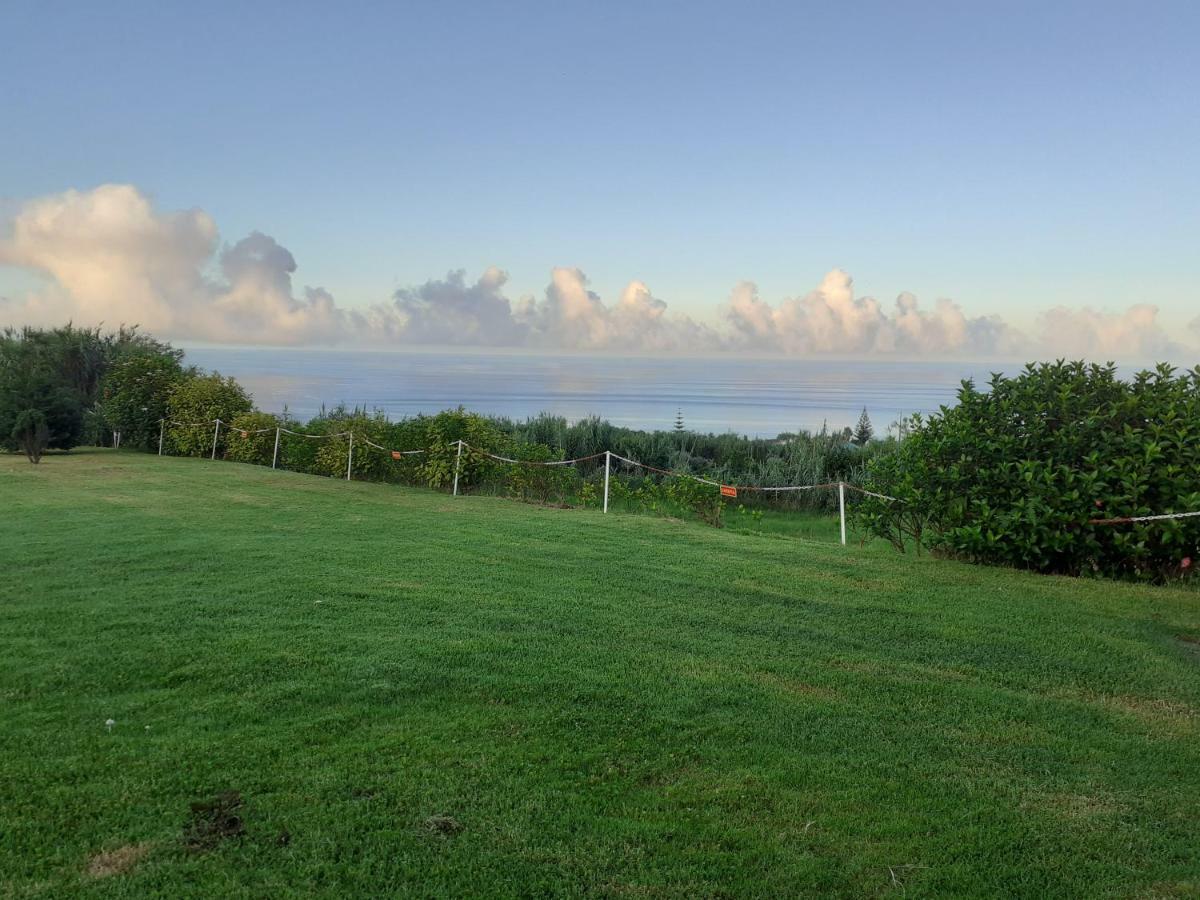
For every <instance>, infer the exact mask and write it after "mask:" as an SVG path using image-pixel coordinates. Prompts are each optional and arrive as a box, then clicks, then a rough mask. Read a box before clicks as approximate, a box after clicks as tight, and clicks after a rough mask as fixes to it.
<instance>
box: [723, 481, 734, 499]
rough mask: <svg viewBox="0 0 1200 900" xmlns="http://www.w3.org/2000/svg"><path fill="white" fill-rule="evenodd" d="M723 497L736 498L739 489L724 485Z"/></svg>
mask: <svg viewBox="0 0 1200 900" xmlns="http://www.w3.org/2000/svg"><path fill="white" fill-rule="evenodd" d="M721 496H722V497H736V496H737V488H735V487H734V486H733V485H731V484H723V485H721Z"/></svg>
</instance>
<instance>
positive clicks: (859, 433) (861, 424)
mask: <svg viewBox="0 0 1200 900" xmlns="http://www.w3.org/2000/svg"><path fill="white" fill-rule="evenodd" d="M874 433H875V429H873V428H872V427H871V417H870V416H868V415H867V408H866V407H865V406H864V407H863V411H862V415H861V416H859V417H858V425H857V426H855V428H854V443H856V444H858V446H860V447H865V446H867V444H869V443H870V442H871V436H872V435H874Z"/></svg>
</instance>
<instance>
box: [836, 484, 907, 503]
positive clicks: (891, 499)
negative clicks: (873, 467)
mask: <svg viewBox="0 0 1200 900" xmlns="http://www.w3.org/2000/svg"><path fill="white" fill-rule="evenodd" d="M846 487H848V488H850V490H852V491H858V492H859V493H860V494H866V495H867V496H868V497H878V498H879V499H880V500H887V501H888V502H890V503H899V502H900V500H899V498H897V497H889V496H888V495H887V494H877V493H875V492H874V491H868V490H867V489H866V488H860V487H857V486H855V485H853V484H847V485H846Z"/></svg>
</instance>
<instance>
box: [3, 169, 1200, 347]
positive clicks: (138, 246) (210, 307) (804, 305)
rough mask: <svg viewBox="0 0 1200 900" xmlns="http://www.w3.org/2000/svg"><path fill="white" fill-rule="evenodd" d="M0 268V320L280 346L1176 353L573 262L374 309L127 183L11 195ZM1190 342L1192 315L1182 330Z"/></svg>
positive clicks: (265, 240)
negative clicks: (15, 205)
mask: <svg viewBox="0 0 1200 900" xmlns="http://www.w3.org/2000/svg"><path fill="white" fill-rule="evenodd" d="M0 266H13V267H18V268H20V269H24V270H30V271H33V272H36V273H39V274H41V275H42V276H44V278H45V281H46V284H45V286H44V287H41V288H38V289H35V290H33V291H31V292H28V293H27V294H25V295H24V296H20V297H9V298H2V297H0V325H25V324H31V325H49V324H60V323H62V322H65V321H67V320H68V319H69V320H73V321H75V322H76V323H78V324H96V323H100V322H104V323H107V324H109V325H116V324H118V323H126V324H134V323H136V324H139V325H141V326H142V327H143V328H145V329H147V330H148V331H151V332H153V333H155V334H157V335H161V336H164V337H169V338H172V339H175V340H201V341H212V342H220V343H233V344H268V345H283V346H304V345H320V346H329V345H343V346H352V347H359V346H361V347H399V346H412V345H422V344H436V345H462V346H486V347H516V348H530V349H552V350H605V351H628V352H647V351H648V352H660V353H682V352H687V353H703V352H744V353H761V352H778V353H786V354H793V355H805V356H815V355H821V354H837V355H856V354H903V355H920V356H927V357H937V356H944V357H950V356H973V357H979V356H992V357H1016V356H1070V357H1087V358H1092V359H1110V358H1113V359H1148V358H1156V357H1162V358H1167V357H1172V356H1178V355H1180V354H1183V353H1186V352H1187V347H1186V346H1183V345H1181V344H1179V343H1177V342H1176V341H1175V340H1173V339H1172V338H1171V337H1170V336H1169V335H1168V334H1167V333H1166V331H1165V330H1164V328H1163V326H1162V325H1161V323H1160V321H1159V316H1158V309H1157V307H1155V306H1154V305H1151V304H1145V303H1143V304H1137V305H1134V306H1131V307H1130V308H1129V309H1127V310H1125V311H1124V312H1119V313H1110V312H1101V311H1097V310H1094V309H1089V308H1076V309H1068V308H1066V307H1055V308H1053V309H1049V310H1047V311H1046V312H1044V313H1043V314H1042V315H1041V316H1040V318H1039V320H1038V322H1037V325H1036V328H1035V329H1034V333H1032V334H1028V333H1022V332H1020V331H1018V330H1017V329H1015V328H1013V327H1012V326H1010V325H1009V324H1007V323H1005V322H1004V321H1003V320H1002V319H1001V318H1000V317H998V316H972V315H968V314H967V313H966V312H965V311H964V310H963V309H962V308H961V307H960V306H959V304H957V303H955V302H954V301H953V300H947V299H940V300H937V301H936V302H935V303H934V304H933V305H932V307H931V308H923V307H922V305H921V303H920V302H919V301H918V300H917V298H916V297H915V296H913V295H912V294H909V293H902V294H900V296H898V297H897V298H896V299H895V301H894V302H893V303H892V304H891V305H890V306H889V305H885V304H884V303H881V302H880V301H879V300H876V299H875V298H873V297H863V296H856V295H855V292H854V283H853V279H852V278H851V277H850V275H849V274H847V273H846V272H843V271H841V270H840V269H834V270H832V271H830V272H829V273H828V274H826V275H825V277H824V278H823V279H822V280H821V283H820V284H819V285H817V287H815V288H814V289H812V290H810V291H808V292H807V293H804V294H800V295H797V296H794V297H788V298H784V299H783V300H781V301H780V302H779V303H778V304H776V305H772V304H771V303H769V302H767V301H765V300H763V299H762V298H761V297H760V296H759V292H758V288H757V287H756V285H755V284H754V283H753V282H743V283H741V284H738V285H736V286H735V287H734V288H733V290H732V292H731V293H730V296H729V299H728V301H727V302H726V303H725V304H723V305H722V307H721V308H720V309H719V310H717V311H716V315H715V316H714V320H715V321H716V322H717V324H716V325H709V324H706V323H705V322H701V321H697V320H696V319H694V318H692V317H690V316H687V315H684V314H679V313H672V312H670V311H669V309H668V307H667V304H666V302H665V301H663V300H662V299H660V298H658V297H655V296H654V294H653V293H652V292H651V290H650V288H649V287H648V286H647V285H646V284H644V283H642V282H641V281H631V282H629V284H628V285H627V286H626V287H625V289H624V290H623V291H622V292H621V294H620V296H618V297H617V298H616V299H615V300H613V301H610V302H605V300H603V299H602V298H601V297H599V296H598V295H597V294H596V293H594V292H593V291H591V290H590V289H589V287H588V279H587V277H586V276H585V275H584V273H583V272H582V271H581V270H579V269H577V268H570V267H559V268H554V269H553V270H552V271H551V274H550V283H549V284H548V285H547V286H546V288H545V291H544V293H543V294H542V296H540V297H532V296H524V297H520V298H517V299H515V300H514V299H512V298H510V297H509V296H507V295H506V293H505V285H506V283H507V280H508V276H507V274H506V273H505V272H504V271H503V270H502V269H500V268H497V267H491V268H489V269H487V270H486V271H485V272H483V273H482V274H481V275H480V276H479V277H478V278H477V279H475V280H473V281H472V280H470V279H468V277H467V275H466V273H465V272H464V271H454V272H450V273H448V274H447V275H446V276H445V277H444V278H441V279H432V280H429V281H427V282H425V283H424V284H421V285H417V286H413V287H409V288H404V289H401V290H399V291H396V292H395V294H394V295H393V296H392V297H391V298H390V300H389V301H388V302H381V303H377V304H374V305H371V306H367V307H343V306H339V305H338V304H337V302H336V301H335V300H334V298H333V296H332V295H331V294H330V293H329V291H327V290H325V289H324V288H322V287H304V288H303V289H301V290H297V288H296V286H295V285H294V284H293V274H294V273H295V271H296V261H295V259H294V258H293V257H292V254H291V253H290V252H289V251H288V250H287V249H286V248H285V247H283V246H281V245H280V244H279V243H278V242H276V241H275V240H274V239H273V238H271V237H270V236H268V235H265V234H261V233H259V232H254V233H252V234H250V235H249V236H247V237H245V238H242V239H241V240H239V241H238V242H236V243H234V244H232V245H225V246H222V245H221V243H220V235H219V232H218V229H217V225H216V223H215V222H214V221H213V219H212V218H211V217H210V216H209V215H208V214H207V213H205V212H204V211H202V210H199V209H191V210H185V211H179V212H160V211H158V210H156V209H155V208H154V207H153V205H152V204H151V202H150V200H149V199H148V198H147V197H146V196H145V195H144V194H143V193H142V192H141V191H139V190H138V189H137V188H136V187H133V186H131V185H104V186H101V187H98V188H95V189H94V190H91V191H82V192H81V191H67V192H65V193H62V194H55V195H52V196H47V197H42V198H39V199H36V200H32V201H29V202H28V203H26V204H24V205H23V206H22V207H21V208H19V209H18V211H17V212H16V214H15V215H14V216H13V217H12V219H11V221H10V222H9V223H7V227H6V229H5V230H3V231H0ZM1191 332H1192V337H1193V338H1194V339H1196V340H1200V318H1198V319H1197V320H1196V321H1195V322H1194V323H1192V325H1191Z"/></svg>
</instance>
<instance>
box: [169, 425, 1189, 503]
mask: <svg viewBox="0 0 1200 900" xmlns="http://www.w3.org/2000/svg"><path fill="white" fill-rule="evenodd" d="M167 421H168V424H170V425H179V426H181V427H183V428H195V427H198V426H200V425H204V426H208V425H217V424H220V425H226V426H228V427H229V428H230V429H232V430H233V431H237V432H240V433H244V434H263V433H264V432H267V431H275V430H276V429H274V428H255V429H249V428H238V427H237V426H235V425H232V424H230V423H229V422H225V421H224V420H222V419H213V420H212V421H211V422H176V421H175V420H173V419H169V420H167ZM278 430H279V432H280V433H281V434H291V435H295V436H296V437H302V438H308V439H309V440H313V441H317V440H325V439H328V438H340V437H348V436H349V435H350V434H351V432H349V431H339V432H337V433H336V434H305V433H304V432H302V431H291V430H290V429H287V428H280V429H278ZM362 441H363V443H364V444H366V445H367V446H368V447H374V448H375V449H376V450H382V451H383V452H384V453H391V454H393V455H395V454H399V455H401V456H417V455H420V454H423V453H428V452H429V451H428V450H392V449H389V448H388V447H384V446H381V445H380V444H377V443H375V442H374V441H372V440H371V439H370V438H363V439H362ZM455 443H460V444H462V445H463V447H465V448H467V449H469V450H474V451H476V452H478V453H482V454H483V455H484V456H487V457H490V458H491V459H495V460H498V461H500V462H506V463H511V464H513V465H518V466H570V465H574V464H575V463H579V462H589V461H590V460H593V459H599V458H600V457H602V456H604V452H603V451H601V452H600V453H593V454H591V455H590V456H577V457H575V458H574V459H553V460H534V459H513V458H512V457H509V456H500V455H499V454H496V453H492V452H491V451H488V450H484V449H482V448H481V447H475V446H473V445H471V444H468V443H467V442H466V441H456V442H455ZM609 455H610V456H611V457H612V458H613V459H617V460H620V461H621V462H624V463H628V464H629V465H631V466H636V467H638V468H640V469H647V470H649V471H651V472H657V473H659V474H660V475H669V476H671V477H672V478H691V479H692V480H694V481H699V482H700V483H701V484H707V485H711V486H712V487H716V488H719V487H725V486H726V485H723V484H722V483H721V482H719V481H713V480H712V479H711V478H705V477H704V476H702V475H692V474H688V473H681V472H673V471H671V470H670V469H660V468H659V467H657V466H651V465H649V464H647V463H643V462H638V461H637V460H636V459H630V458H629V457H628V456H621V454H619V453H611V452H610V453H609ZM841 483H842V484H845V485H846V487H848V488H849V489H850V490H852V491H858V492H859V493H860V494H866V495H867V496H868V497H877V498H878V499H880V500H888V501H890V502H899V501H898V499H897V498H896V497H889V496H888V495H887V494H877V493H875V492H874V491H868V490H867V489H866V488H860V487H856V486H855V485H853V484H849V483H846V482H841ZM838 484H839V482H836V481H835V482H831V483H829V484H795V485H784V486H781V487H759V486H757V485H727V486H728V487H734V488H737V489H738V490H740V491H757V492H760V493H773V494H775V493H785V492H789V491H795V492H799V491H816V490H821V489H823V488H834V487H837V486H838ZM1189 516H1200V512H1194V513H1180V514H1176V515H1166V516H1142V517H1139V518H1129V519H1113V520H1109V519H1096V520H1093V521H1092V524H1105V525H1108V524H1114V523H1116V522H1150V521H1155V520H1158V519H1173V518H1187V517H1189Z"/></svg>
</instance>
